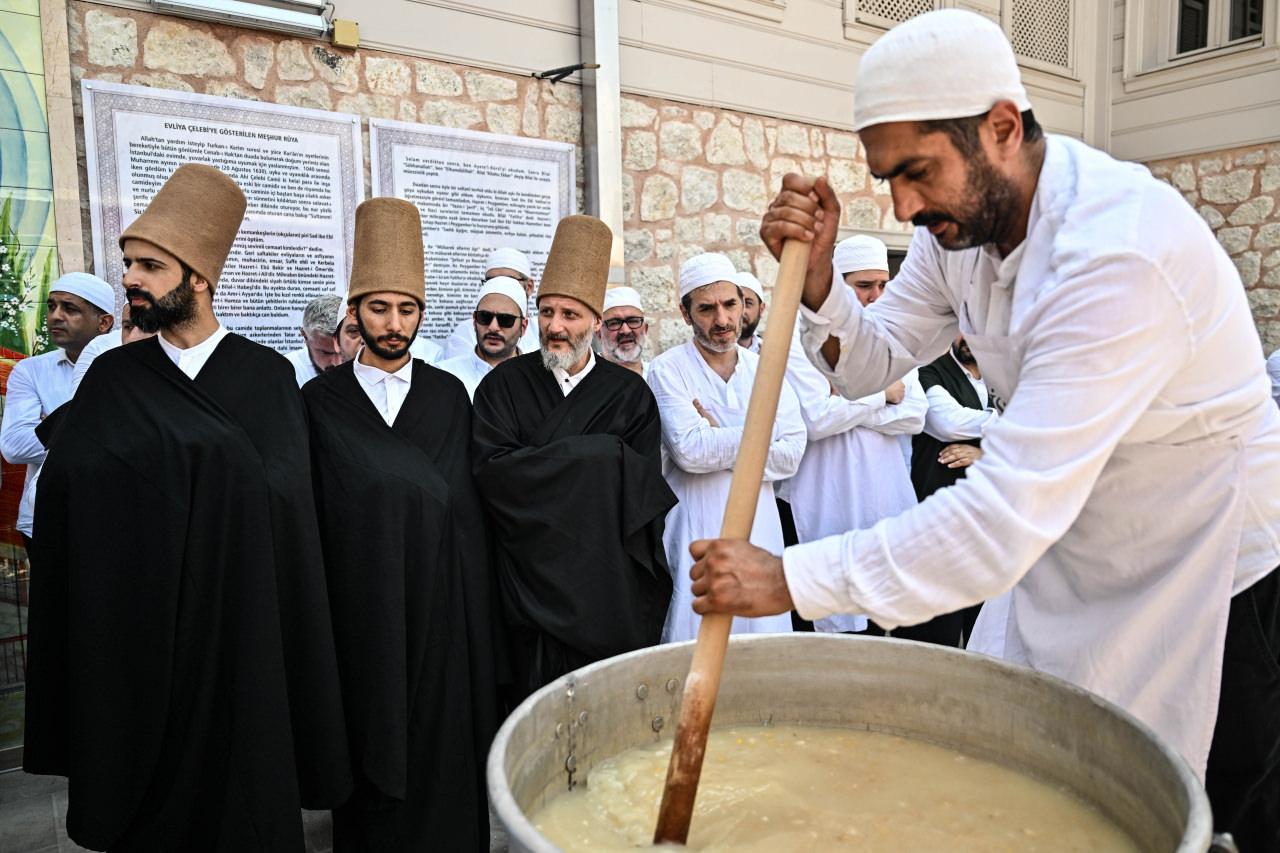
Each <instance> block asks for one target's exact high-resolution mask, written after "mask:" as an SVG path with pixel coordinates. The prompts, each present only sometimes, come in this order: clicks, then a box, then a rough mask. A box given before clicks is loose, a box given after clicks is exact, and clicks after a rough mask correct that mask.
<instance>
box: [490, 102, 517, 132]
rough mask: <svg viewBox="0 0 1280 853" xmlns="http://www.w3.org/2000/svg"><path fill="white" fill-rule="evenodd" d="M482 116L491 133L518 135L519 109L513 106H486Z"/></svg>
mask: <svg viewBox="0 0 1280 853" xmlns="http://www.w3.org/2000/svg"><path fill="white" fill-rule="evenodd" d="M484 115H485V120H486V121H487V122H488V124H489V130H491V131H492V132H494V133H505V134H506V135H508V136H518V135H519V134H520V108H519V107H517V106H516V105H515V104H493V103H491V104H487V105H486V106H485V108H484Z"/></svg>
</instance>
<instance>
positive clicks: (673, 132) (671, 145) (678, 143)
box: [658, 121, 702, 162]
mask: <svg viewBox="0 0 1280 853" xmlns="http://www.w3.org/2000/svg"><path fill="white" fill-rule="evenodd" d="M658 138H659V140H660V141H661V145H662V156H663V157H666V158H668V159H670V160H679V161H681V162H688V161H689V160H696V159H698V158H699V157H701V156H702V131H700V130H699V129H698V126H697V125H694V124H690V123H689V122H685V121H664V122H663V123H662V127H661V129H660V130H659V131H658Z"/></svg>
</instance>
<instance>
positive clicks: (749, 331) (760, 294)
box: [731, 271, 766, 355]
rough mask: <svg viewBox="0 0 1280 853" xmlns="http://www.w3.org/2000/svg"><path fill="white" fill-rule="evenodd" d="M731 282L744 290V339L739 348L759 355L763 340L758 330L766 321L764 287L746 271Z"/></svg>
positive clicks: (736, 275) (739, 342)
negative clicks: (761, 323) (762, 322)
mask: <svg viewBox="0 0 1280 853" xmlns="http://www.w3.org/2000/svg"><path fill="white" fill-rule="evenodd" d="M731 280H732V281H733V283H734V284H736V285H738V287H740V288H741V289H742V337H741V338H739V339H738V346H740V347H742V348H743V349H746V350H750V351H751V352H753V353H755V354H756V355H759V354H760V344H761V343H762V340H761V338H760V336H759V335H757V334H756V329H758V328H760V321H761V320H763V319H764V309H765V307H766V306H765V304H764V285H762V284H761V283H760V279H758V278H756V277H755V276H754V275H753V274H752V273H749V272H745V271H744V272H739V273H734V275H733V278H732V279H731Z"/></svg>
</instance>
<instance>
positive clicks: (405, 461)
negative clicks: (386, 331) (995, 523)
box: [302, 361, 499, 851]
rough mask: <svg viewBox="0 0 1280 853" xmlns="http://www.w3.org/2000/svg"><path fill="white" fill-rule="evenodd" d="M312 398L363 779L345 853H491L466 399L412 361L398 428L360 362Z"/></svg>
mask: <svg viewBox="0 0 1280 853" xmlns="http://www.w3.org/2000/svg"><path fill="white" fill-rule="evenodd" d="M302 395H303V398H304V400H305V401H306V405H307V411H308V415H309V417H310V422H311V452H312V458H313V472H314V479H315V489H316V505H317V507H318V511H319V516H320V523H321V539H322V542H323V544H324V559H325V569H326V573H327V575H328V579H329V600H330V602H331V606H332V609H333V625H334V634H335V637H336V640H337V648H338V663H339V669H340V671H341V676H342V687H343V696H344V699H345V702H346V709H347V726H348V733H349V741H350V744H351V754H352V766H353V768H354V770H355V776H356V796H355V797H353V799H352V802H351V803H349V804H347V805H346V806H344V807H343V808H342V809H339V810H337V811H335V813H334V841H335V849H348V850H370V851H374V850H426V849H439V850H487V849H488V844H489V832H488V827H489V824H488V819H489V813H488V808H487V806H486V799H485V791H484V759H485V755H486V753H487V751H488V748H489V743H490V741H491V740H492V737H493V735H494V732H495V731H496V729H497V725H498V718H497V707H496V686H495V665H496V662H497V658H496V654H495V652H496V648H497V645H498V644H497V643H495V641H494V637H493V632H494V631H495V630H496V629H497V626H498V623H499V620H498V618H497V609H496V606H495V602H494V597H493V593H492V583H491V581H490V577H489V575H490V571H491V570H490V566H489V559H488V548H487V542H486V535H485V529H484V514H483V510H482V508H481V506H480V503H479V500H478V498H477V496H476V492H475V487H474V486H473V484H472V478H471V467H470V447H469V438H470V434H471V403H470V401H469V400H468V399H467V392H466V391H465V390H464V388H463V386H462V383H461V382H459V381H458V379H457V378H456V377H454V376H451V375H450V374H448V373H445V372H443V371H441V370H437V369H436V368H434V367H430V366H428V365H426V364H424V363H422V362H420V361H415V362H413V374H412V382H411V384H410V387H409V394H408V396H407V397H406V398H405V401H404V404H403V406H402V407H401V409H400V411H399V412H398V414H397V416H396V420H395V422H394V424H393V425H392V426H390V427H389V426H387V424H386V421H385V420H383V418H382V415H381V414H380V413H379V412H378V411H377V409H375V408H374V406H373V404H372V403H371V402H370V400H369V397H368V395H367V394H365V392H364V390H363V389H362V388H361V387H360V385H359V383H358V381H357V380H356V377H355V374H354V372H353V369H352V365H351V364H350V363H347V364H344V365H342V366H340V367H338V368H335V369H334V370H331V371H328V372H326V373H322V374H320V375H319V376H317V377H316V378H314V379H312V380H311V381H309V382H308V383H307V384H306V385H305V386H304V387H303V389H302Z"/></svg>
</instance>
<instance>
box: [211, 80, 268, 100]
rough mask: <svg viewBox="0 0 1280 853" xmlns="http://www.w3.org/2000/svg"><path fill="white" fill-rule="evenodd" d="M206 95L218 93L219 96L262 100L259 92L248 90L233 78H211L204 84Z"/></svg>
mask: <svg viewBox="0 0 1280 853" xmlns="http://www.w3.org/2000/svg"><path fill="white" fill-rule="evenodd" d="M204 93H205V94H206V95H217V96H218V97H219V98H240V99H241V100H245V101H260V100H262V98H261V97H260V96H259V94H258V93H257V92H253V91H249V90H246V89H245V88H244V87H243V86H241V85H240V84H239V83H236V82H233V81H231V80H210V81H209V82H208V83H206V84H205V86H204Z"/></svg>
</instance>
